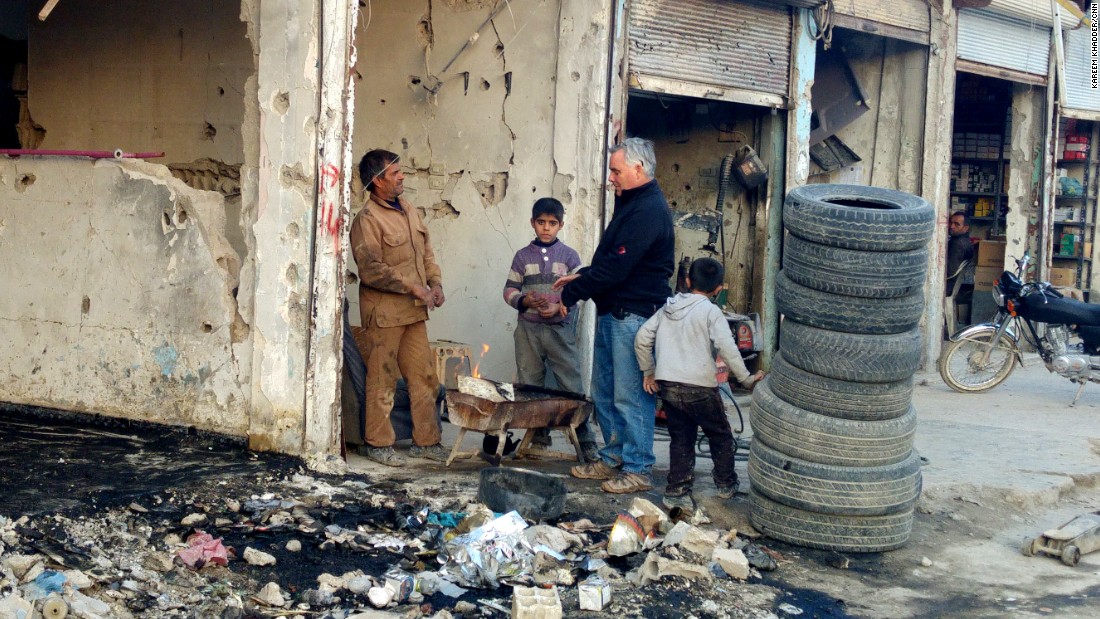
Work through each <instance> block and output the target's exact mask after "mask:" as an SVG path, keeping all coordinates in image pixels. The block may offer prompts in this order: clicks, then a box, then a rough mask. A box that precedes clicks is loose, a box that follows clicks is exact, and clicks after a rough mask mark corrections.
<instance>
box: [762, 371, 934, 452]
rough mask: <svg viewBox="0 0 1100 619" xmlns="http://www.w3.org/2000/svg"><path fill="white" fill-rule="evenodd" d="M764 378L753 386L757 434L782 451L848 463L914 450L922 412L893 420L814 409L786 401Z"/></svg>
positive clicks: (910, 411)
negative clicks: (865, 418)
mask: <svg viewBox="0 0 1100 619" xmlns="http://www.w3.org/2000/svg"><path fill="white" fill-rule="evenodd" d="M770 381H771V377H770V376H769V377H766V378H764V382H762V383H760V384H759V385H757V386H756V388H755V389H753V392H752V416H751V418H750V423H751V424H752V434H753V438H754V439H755V440H758V441H760V442H762V443H764V444H765V445H767V446H768V447H771V448H773V449H775V450H776V451H779V452H781V453H783V454H786V455H788V456H792V457H795V458H799V459H802V460H806V461H807V462H813V463H816V464H830V465H835V466H847V467H874V466H888V465H891V464H897V463H898V462H901V461H903V460H906V459H907V458H909V456H910V455H911V454H912V453H913V437H914V435H915V434H916V430H917V415H916V413H914V412H913V410H912V409H910V410H909V411H908V412H907V414H905V415H902V416H901V417H897V418H896V419H890V420H888V421H853V420H851V419H836V418H834V417H827V416H825V415H819V414H818V413H811V412H810V411H805V410H802V409H801V408H798V407H796V406H791V405H790V404H788V403H786V402H784V401H783V400H781V399H779V398H778V397H776V395H775V394H774V393H772V390H771V387H770V385H769V384H768V383H769V382H770Z"/></svg>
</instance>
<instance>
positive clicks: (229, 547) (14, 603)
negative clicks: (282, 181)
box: [0, 473, 776, 619]
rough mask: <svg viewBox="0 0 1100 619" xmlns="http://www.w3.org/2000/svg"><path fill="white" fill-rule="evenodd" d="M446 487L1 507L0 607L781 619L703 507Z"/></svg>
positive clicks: (203, 493)
mask: <svg viewBox="0 0 1100 619" xmlns="http://www.w3.org/2000/svg"><path fill="white" fill-rule="evenodd" d="M245 481H247V482H248V483H245ZM454 486H455V488H453V490H454V492H450V493H446V492H441V493H438V494H435V495H433V496H429V497H417V498H416V499H415V500H414V499H413V498H412V497H409V496H408V493H407V490H405V489H403V488H402V487H400V486H398V485H397V484H394V483H390V482H386V483H381V484H370V483H367V482H365V481H361V480H359V479H352V478H348V479H340V478H333V479H323V478H317V477H312V476H308V475H304V474H301V473H298V474H289V475H287V476H285V477H283V478H277V477H275V476H272V475H258V476H256V477H255V478H253V479H251V480H241V479H237V480H234V481H232V482H229V483H227V482H225V481H222V482H220V483H219V482H215V481H208V482H207V483H206V484H202V485H200V486H199V487H196V488H192V489H190V490H187V491H181V490H165V491H162V492H159V493H155V494H152V495H150V496H146V497H141V498H139V499H138V500H135V501H134V502H132V503H130V504H129V505H125V506H116V507H110V508H103V509H100V510H99V511H97V512H95V513H92V514H83V515H73V514H70V515H62V514H54V515H44V516H36V517H29V516H23V517H20V518H18V519H11V518H5V517H0V618H2V619H7V618H8V617H19V618H23V617H27V618H29V617H31V616H32V615H34V613H35V612H37V613H38V614H39V615H40V616H42V617H56V618H61V617H66V616H68V617H77V618H80V619H97V618H104V619H106V618H108V617H122V618H125V617H224V618H242V617H279V616H286V617H290V616H316V617H331V618H333V619H337V618H339V619H346V618H349V617H360V618H361V619H362V618H366V617H385V616H401V617H408V618H415V617H435V618H438V619H446V618H447V617H480V616H484V617H493V616H495V617H503V616H513V617H562V616H585V614H586V613H588V612H616V613H619V614H625V615H628V616H629V615H635V616H646V617H657V616H670V617H671V616H690V615H691V614H692V613H691V612H685V611H686V610H689V609H690V610H693V611H695V615H696V616H698V617H723V616H738V617H741V616H748V617H757V616H758V617H769V616H774V615H772V614H771V610H770V608H771V607H772V606H773V603H774V599H775V593H774V590H773V589H771V588H770V587H766V586H763V585H759V584H755V585H754V584H748V583H747V582H746V581H748V580H751V579H753V578H757V579H758V578H759V576H760V575H759V573H758V572H757V569H774V568H775V565H776V564H775V561H774V560H773V559H772V557H771V556H770V555H769V554H768V553H767V552H765V551H763V550H761V548H760V547H758V546H756V545H755V544H753V543H752V542H750V541H749V540H747V539H746V538H745V537H744V536H741V535H738V534H737V532H736V531H719V530H716V529H713V528H708V527H707V526H706V524H707V520H706V518H705V515H703V514H702V513H701V512H698V513H696V514H693V515H690V516H691V517H690V518H689V517H687V516H689V515H688V514H678V515H679V516H680V518H679V519H673V518H670V517H669V515H668V514H666V513H665V512H664V511H662V510H661V509H660V508H658V507H656V506H655V505H653V504H652V503H650V502H648V501H646V500H644V499H635V501H634V502H633V503H632V505H631V507H630V509H629V510H628V511H627V512H624V513H623V514H621V515H620V516H619V517H618V519H617V520H616V522H615V523H614V524H610V523H608V524H596V523H593V522H592V521H591V520H588V519H584V518H574V519H570V518H569V514H567V515H566V516H565V517H563V519H562V520H561V521H560V522H557V523H556V524H548V523H540V524H534V523H530V522H528V521H525V520H524V519H523V518H522V517H521V516H520V515H519V514H518V513H516V512H510V513H506V514H497V513H493V512H492V511H491V510H489V509H488V508H487V507H485V506H484V505H480V504H477V503H474V502H469V499H470V497H471V496H472V495H473V494H474V488H473V487H472V486H471V487H470V488H468V489H466V488H462V489H460V488H458V487H457V486H458V485H457V484H455V485H454ZM256 489H263V490H265V491H264V492H263V493H261V494H253V493H250V492H251V491H255V490H256ZM457 506H461V508H460V509H456V507H457ZM752 557H757V558H758V559H761V560H760V561H754V560H753V559H752ZM655 583H656V584H655ZM762 592H763V593H762ZM745 600H755V601H754V602H752V603H751V604H750V603H748V602H746V601H745ZM761 600H765V601H764V602H763V603H762V602H761ZM662 608H663V609H664V610H663V611H662V610H661V609H662Z"/></svg>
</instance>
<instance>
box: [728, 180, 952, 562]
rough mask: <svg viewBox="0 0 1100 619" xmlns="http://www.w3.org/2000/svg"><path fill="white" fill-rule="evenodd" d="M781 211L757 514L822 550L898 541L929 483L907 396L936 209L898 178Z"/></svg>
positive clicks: (760, 401) (765, 524)
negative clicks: (774, 343)
mask: <svg viewBox="0 0 1100 619" xmlns="http://www.w3.org/2000/svg"><path fill="white" fill-rule="evenodd" d="M783 220H784V226H785V227H786V229H787V232H788V234H787V237H786V240H785V244H784V249H783V269H782V271H780V273H779V276H778V279H777V281H776V288H775V296H776V304H777V306H778V309H779V312H780V313H781V314H783V316H784V318H783V323H782V327H781V329H780V335H781V337H780V351H779V354H778V355H777V356H776V358H775V361H774V363H773V366H772V371H771V372H770V373H769V374H768V376H767V377H766V378H765V379H764V381H763V382H761V383H760V384H759V385H758V386H757V388H756V389H755V391H754V392H753V405H752V417H751V424H752V430H753V442H752V446H751V448H750V450H749V464H748V470H749V479H750V482H751V484H752V491H751V493H750V502H751V511H750V520H751V521H752V523H753V525H754V526H756V528H758V529H760V530H761V531H762V532H764V533H765V534H767V535H768V536H770V537H773V538H776V539H780V540H784V541H788V542H791V543H794V544H799V545H802V546H808V547H812V548H824V549H831V550H838V551H847V552H879V551H885V550H892V549H894V548H898V547H900V546H902V545H904V544H905V542H906V541H908V539H909V535H910V533H911V531H912V526H913V508H914V506H915V505H916V502H917V499H918V497H919V496H920V489H921V475H920V458H919V456H918V455H917V454H916V452H915V451H914V450H913V437H914V432H915V429H916V415H915V413H914V410H913V407H912V405H911V402H910V400H911V398H912V392H913V383H912V379H913V372H915V371H916V369H917V367H918V365H919V363H920V354H921V353H920V350H921V349H920V340H921V337H920V330H919V328H918V323H919V321H920V317H921V313H922V310H923V307H924V294H923V286H924V279H925V271H926V270H927V264H928V249H927V247H926V246H927V243H928V241H929V239H930V238H931V236H932V232H933V229H934V226H935V211H934V209H933V208H932V206H931V205H930V204H929V203H928V202H926V201H925V200H923V199H921V198H919V197H917V196H914V195H911V194H907V193H902V192H897V191H891V190H888V189H878V188H874V187H862V186H849V185H808V186H805V187H799V188H797V189H795V190H793V191H791V192H790V194H788V196H787V199H786V201H785V203H784V212H783Z"/></svg>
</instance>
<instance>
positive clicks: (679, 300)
mask: <svg viewBox="0 0 1100 619" xmlns="http://www.w3.org/2000/svg"><path fill="white" fill-rule="evenodd" d="M700 303H710V299H708V298H707V297H704V296H703V295H701V294H695V293H694V292H678V293H676V296H674V297H669V299H668V302H667V303H665V306H664V307H663V308H662V309H661V311H662V312H664V313H665V318H668V319H669V320H681V319H683V318H684V317H685V316H687V315H688V314H690V313H691V310H692V309H694V308H695V306H697V305H699V304H700Z"/></svg>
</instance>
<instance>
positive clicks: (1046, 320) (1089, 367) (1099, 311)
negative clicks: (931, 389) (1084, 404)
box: [939, 253, 1100, 406]
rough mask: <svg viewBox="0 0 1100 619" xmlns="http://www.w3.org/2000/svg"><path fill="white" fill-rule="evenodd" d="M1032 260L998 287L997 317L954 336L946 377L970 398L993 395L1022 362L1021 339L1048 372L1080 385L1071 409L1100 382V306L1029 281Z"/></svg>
mask: <svg viewBox="0 0 1100 619" xmlns="http://www.w3.org/2000/svg"><path fill="white" fill-rule="evenodd" d="M1030 262H1031V258H1030V256H1029V255H1028V254H1027V253H1025V254H1024V257H1023V258H1021V259H1018V260H1016V272H1015V273H1013V272H1011V271H1005V272H1004V273H1002V274H1001V276H1000V277H999V278H997V282H996V283H995V284H994V286H993V300H994V301H995V302H996V304H997V315H996V316H995V317H994V318H993V320H992V322H987V323H983V324H977V325H972V326H969V327H965V328H963V329H961V330H959V331H958V332H957V333H955V334H954V335H952V336H951V339H950V343H949V344H948V345H947V346H946V347H945V348H944V350H943V354H941V355H940V361H939V371H940V376H941V377H943V380H944V382H945V383H947V385H948V386H949V387H951V388H952V389H954V390H955V391H961V392H964V393H979V392H982V391H988V390H990V389H992V388H994V387H996V386H997V385H999V384H1001V383H1003V382H1004V381H1005V379H1007V378H1008V376H1009V374H1011V373H1012V370H1013V369H1014V368H1015V367H1016V362H1017V361H1019V362H1020V364H1021V365H1023V362H1024V357H1023V351H1022V350H1021V347H1020V346H1021V337H1022V338H1023V339H1024V341H1026V342H1027V343H1028V344H1030V345H1031V346H1033V347H1034V348H1035V350H1036V351H1037V352H1038V353H1039V357H1040V358H1042V360H1043V363H1044V364H1045V365H1046V367H1047V369H1048V370H1049V371H1051V372H1053V373H1057V374H1060V375H1061V376H1064V377H1065V378H1068V379H1070V380H1071V381H1073V382H1075V383H1077V384H1079V385H1080V386H1079V387H1078V389H1077V394H1076V395H1075V396H1074V398H1073V402H1072V403H1070V406H1073V405H1074V404H1076V403H1077V400H1078V399H1080V397H1081V392H1082V391H1084V389H1085V385H1086V384H1088V383H1089V382H1100V305H1090V304H1088V303H1083V302H1081V301H1077V300H1075V299H1069V298H1066V297H1065V296H1063V295H1062V293H1060V292H1058V291H1057V290H1055V289H1054V288H1053V287H1052V286H1051V285H1050V284H1049V283H1048V282H1043V281H1032V282H1024V281H1023V278H1024V277H1025V274H1026V273H1027V267H1028V264H1029V263H1030Z"/></svg>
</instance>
